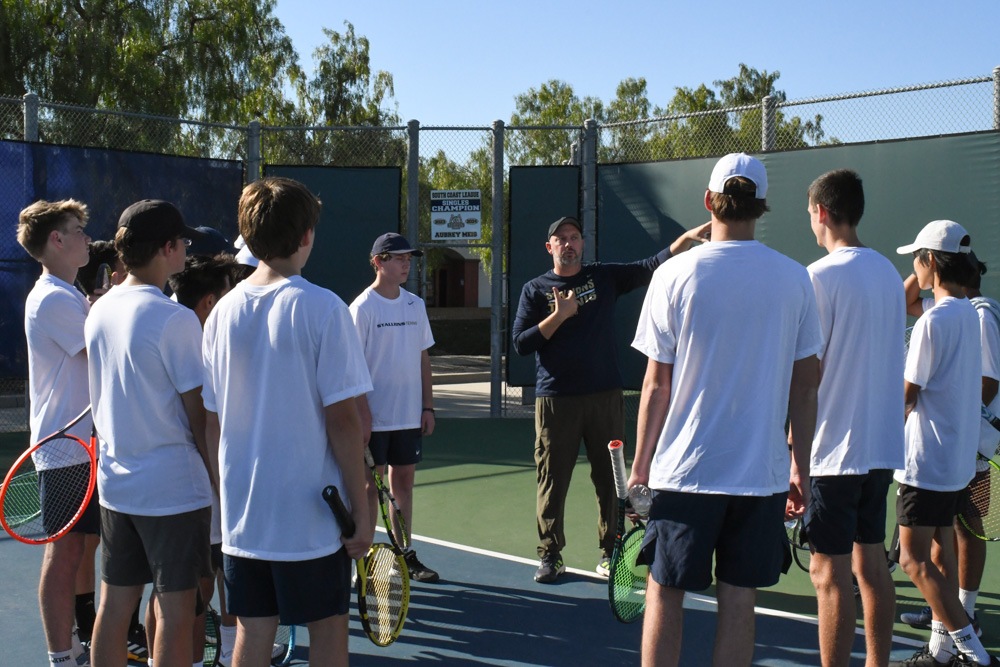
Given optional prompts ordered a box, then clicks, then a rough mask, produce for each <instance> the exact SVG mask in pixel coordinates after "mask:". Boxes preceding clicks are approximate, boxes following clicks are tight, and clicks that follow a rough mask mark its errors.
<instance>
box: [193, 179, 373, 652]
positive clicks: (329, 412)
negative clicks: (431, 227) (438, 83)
mask: <svg viewBox="0 0 1000 667" xmlns="http://www.w3.org/2000/svg"><path fill="white" fill-rule="evenodd" d="M319 214H320V202H319V200H318V199H316V197H315V196H314V195H313V194H312V193H311V192H309V190H308V189H307V188H306V187H305V186H304V185H302V184H301V183H298V182H297V181H293V180H291V179H287V178H265V179H262V180H260V181H257V182H255V183H251V184H250V185H248V186H247V187H246V188H244V189H243V194H242V196H241V197H240V202H239V211H238V219H239V226H240V232H241V233H242V235H243V238H244V239H245V240H246V244H247V247H248V248H250V249H251V251H252V252H253V255H254V256H255V257H257V258H259V260H260V264H259V266H258V267H257V270H256V271H254V273H253V274H252V275H251V276H250V277H248V278H247V279H246V280H244V281H243V282H241V283H239V284H238V285H237V286H236V287H235V288H234V289H233V290H232V291H230V292H229V294H227V295H226V296H224V297H223V298H222V299H220V300H219V303H218V304H217V305H216V307H215V309H214V310H213V311H212V313H211V315H209V317H208V320H207V321H206V323H205V337H204V344H203V349H202V353H203V357H204V363H205V386H204V398H205V407H206V408H207V409H208V411H209V412H208V428H209V431H208V433H209V442H210V443H211V444H212V447H213V450H214V448H215V447H216V446H217V448H218V462H219V470H220V472H221V481H222V485H221V499H222V513H221V514H222V551H223V560H224V569H225V579H226V603H227V605H228V607H229V612H230V613H231V614H233V615H235V616H236V617H237V619H238V623H237V636H236V648H235V651H234V654H233V664H235V665H251V664H252V665H266V664H268V663H269V662H270V659H271V651H272V648H273V641H274V636H275V631H276V630H277V627H278V621H279V618H280V620H281V622H282V623H284V624H286V625H306V626H308V628H309V639H310V655H309V664H311V665H335V664H336V665H344V664H347V661H348V650H347V643H348V642H347V638H348V625H347V620H348V616H347V613H348V609H349V598H350V589H351V578H350V572H351V559H352V558H355V559H356V558H360V557H362V556H363V555H364V554H365V552H367V550H368V547H369V546H370V545H371V541H372V535H373V532H374V526H373V525H372V524H371V521H370V520H369V514H368V504H367V498H366V496H365V466H364V461H363V457H362V452H363V449H362V447H363V441H362V431H361V420H360V417H359V415H358V411H357V407H356V403H355V399H356V397H357V396H360V395H363V394H364V393H365V392H367V391H370V390H371V380H370V377H369V375H368V369H367V368H366V367H365V362H364V356H363V355H362V354H361V347H360V345H359V344H358V337H357V334H355V333H354V324H353V322H352V321H351V314H350V312H349V311H348V309H347V306H346V305H345V304H344V302H343V301H341V300H340V298H339V297H337V295H336V294H334V293H333V292H331V291H329V290H326V289H323V288H321V287H319V286H317V285H313V284H312V283H310V282H308V281H306V280H305V279H304V278H302V276H301V275H300V274H301V271H302V267H303V266H304V265H305V263H306V261H307V260H308V259H309V254H310V252H311V251H312V248H313V240H314V238H315V234H316V230H315V227H316V224H317V223H318V222H319ZM328 485H334V486H336V487H338V488H339V489H340V491H341V496H342V497H343V498H344V500H345V503H347V504H348V505H349V507H350V510H351V514H352V516H353V518H354V521H355V523H356V525H357V532H356V533H355V535H354V536H353V537H350V538H348V537H345V536H343V535H342V533H341V530H340V526H339V525H338V523H337V521H336V519H335V518H334V516H333V514H332V513H331V511H330V508H329V507H328V506H327V504H326V503H325V502H324V500H323V497H322V492H323V489H324V488H325V487H326V486H328Z"/></svg>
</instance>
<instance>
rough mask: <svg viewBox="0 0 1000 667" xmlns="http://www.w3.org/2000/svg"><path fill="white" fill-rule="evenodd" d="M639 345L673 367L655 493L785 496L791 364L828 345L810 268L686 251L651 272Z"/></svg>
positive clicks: (748, 248)
mask: <svg viewBox="0 0 1000 667" xmlns="http://www.w3.org/2000/svg"><path fill="white" fill-rule="evenodd" d="M632 346H633V347H635V348H636V349H637V350H639V351H640V352H642V353H643V354H645V355H646V356H647V357H650V358H652V359H654V360H656V361H658V362H661V363H665V364H673V376H672V380H671V389H670V407H669V410H668V411H667V416H666V420H665V422H664V425H663V430H662V432H661V433H660V438H659V441H658V442H657V446H656V453H655V454H654V456H653V463H652V468H651V471H650V478H649V482H650V483H649V486H650V487H651V488H654V489H665V490H672V491H684V492H689V493H720V494H727V495H736V496H764V495H772V494H775V493H779V492H781V491H787V490H788V468H789V455H788V445H787V443H786V440H785V432H784V425H785V416H786V415H787V413H788V393H789V384H790V382H791V377H792V364H793V363H794V362H795V361H796V360H799V359H804V358H806V357H808V356H810V355H813V354H816V353H817V352H819V351H820V350H821V349H822V346H823V340H822V337H821V335H820V331H819V320H818V317H817V314H816V297H815V295H814V294H813V289H812V286H811V285H810V284H809V275H808V273H807V272H806V269H805V267H803V266H802V265H801V264H798V263H797V262H795V261H793V260H791V259H789V258H787V257H785V256H784V255H782V254H780V253H778V252H776V251H774V250H772V249H770V248H768V247H766V246H764V245H761V244H760V243H758V242H757V241H722V242H714V241H713V242H712V243H706V244H704V245H702V246H701V247H698V248H694V249H692V250H689V251H688V252H686V253H684V254H683V255H679V256H677V257H675V258H673V259H671V260H670V261H669V262H667V263H665V264H663V265H661V266H660V268H658V269H657V270H656V272H655V273H654V274H653V280H652V283H651V284H650V286H649V290H648V291H647V293H646V300H645V302H644V303H643V306H642V314H641V315H640V316H639V326H638V329H637V330H636V334H635V340H634V341H633V342H632Z"/></svg>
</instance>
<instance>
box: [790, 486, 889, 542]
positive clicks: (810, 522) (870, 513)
mask: <svg viewBox="0 0 1000 667" xmlns="http://www.w3.org/2000/svg"><path fill="white" fill-rule="evenodd" d="M892 472H893V471H892V470H882V469H879V470H871V471H869V472H867V473H866V474H864V475H830V476H821V477H813V478H812V483H811V490H812V497H811V499H810V500H809V507H808V508H807V509H806V515H805V520H804V522H805V527H806V535H807V536H808V538H809V545H810V546H811V547H812V548H813V549H815V550H816V553H821V554H826V555H828V556H841V555H846V554H849V553H851V552H852V551H853V550H854V543H855V542H857V543H858V544H877V543H884V542H885V515H886V496H887V495H888V493H889V486H890V485H891V484H892Z"/></svg>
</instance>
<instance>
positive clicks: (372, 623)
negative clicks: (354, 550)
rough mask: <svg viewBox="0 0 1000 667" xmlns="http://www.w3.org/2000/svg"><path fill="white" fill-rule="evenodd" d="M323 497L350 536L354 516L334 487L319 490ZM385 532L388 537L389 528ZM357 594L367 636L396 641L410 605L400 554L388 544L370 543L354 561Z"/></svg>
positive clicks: (382, 643)
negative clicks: (356, 561)
mask: <svg viewBox="0 0 1000 667" xmlns="http://www.w3.org/2000/svg"><path fill="white" fill-rule="evenodd" d="M376 480H378V477H377V476H376ZM376 484H377V483H376ZM323 499H324V500H326V502H327V504H328V505H329V506H330V509H331V510H333V514H334V516H335V517H337V521H338V522H339V523H340V530H341V531H342V532H343V533H344V535H345V536H347V537H351V536H352V535H354V531H355V529H356V526H355V524H354V519H352V518H351V515H350V513H349V512H348V511H347V508H346V507H345V506H344V502H343V501H342V500H341V498H340V493H339V492H338V491H337V487H335V486H328V487H326V488H325V489H323ZM383 516H384V514H383ZM389 535H390V539H391V535H392V531H391V530H390V531H389ZM357 593H358V614H359V615H360V616H361V627H362V629H363V630H364V631H365V635H366V636H367V637H368V639H370V640H371V641H372V643H373V644H375V645H376V646H388V645H389V644H391V643H393V642H394V641H396V639H397V638H398V637H399V633H400V632H401V631H402V629H403V623H404V622H405V621H406V611H407V609H409V606H410V575H409V572H408V571H407V569H406V561H405V560H403V555H402V554H401V553H399V551H397V550H396V548H395V547H393V546H390V545H388V544H373V545H372V548H371V549H369V550H368V553H367V554H365V557H364V558H361V559H360V560H358V584H357Z"/></svg>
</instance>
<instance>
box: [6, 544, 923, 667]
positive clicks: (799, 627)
mask: <svg viewBox="0 0 1000 667" xmlns="http://www.w3.org/2000/svg"><path fill="white" fill-rule="evenodd" d="M380 535H381V537H380ZM380 539H382V540H384V539H385V538H384V535H382V534H381V533H377V534H376V540H380ZM415 542H416V545H417V546H418V547H419V551H420V558H421V560H422V561H424V562H425V563H427V564H428V565H429V566H431V567H433V568H435V569H437V570H438V571H439V572H440V573H441V577H442V581H441V582H440V583H437V584H418V583H414V584H413V586H412V587H411V598H410V611H409V615H408V618H407V621H406V625H405V627H404V628H403V633H402V635H401V637H400V639H399V640H398V641H397V642H396V643H395V644H393V645H391V646H389V647H386V648H379V647H377V646H375V645H374V644H372V643H371V642H369V641H368V639H367V638H366V637H365V636H364V633H363V632H362V630H361V624H360V622H359V621H358V620H357V613H356V611H355V610H354V609H353V607H352V612H351V614H352V616H351V642H350V649H351V661H352V664H354V665H375V666H378V665H394V664H397V663H400V662H408V661H418V662H433V663H438V664H445V665H570V664H575V665H637V664H638V663H639V639H640V633H641V623H638V622H637V623H634V624H632V625H624V624H622V623H619V622H617V621H616V620H615V619H614V617H613V616H612V615H611V610H610V608H609V606H608V601H607V581H606V580H605V579H602V578H600V577H598V576H597V575H596V574H592V573H587V572H581V571H578V570H571V571H569V572H567V573H566V574H565V575H563V576H562V577H560V578H559V581H558V583H556V584H554V585H543V584H537V583H535V582H534V581H533V579H532V576H533V575H534V571H535V568H536V567H537V563H535V562H534V561H529V560H527V559H522V558H514V557H510V556H504V555H502V554H495V553H491V552H486V551H480V550H472V549H468V548H466V547H461V546H458V545H450V544H447V543H444V542H440V541H437V540H430V539H422V538H415ZM41 557H42V548H41V547H29V546H26V545H23V544H20V543H17V542H15V541H14V540H12V539H10V538H8V537H6V536H4V537H3V538H0V559H2V562H3V563H4V566H5V571H4V576H3V578H2V581H0V641H2V646H3V647H4V649H3V655H4V658H3V660H0V662H2V663H3V664H4V665H18V666H20V665H25V666H27V665H43V664H45V640H44V637H43V635H42V628H41V621H40V619H39V615H38V599H37V597H36V596H37V588H38V572H39V567H40V564H41ZM685 606H686V607H687V608H688V611H687V613H686V615H685V621H684V651H683V655H682V658H681V664H682V665H685V666H686V667H687V666H693V667H698V666H701V665H710V664H711V645H712V642H713V640H714V635H715V604H714V600H712V599H711V598H708V597H705V596H697V595H695V596H688V599H687V601H686V603H685ZM308 643H309V639H308V633H307V632H306V631H305V629H304V628H299V644H300V647H299V648H298V649H297V650H296V652H295V656H294V660H293V664H299V665H303V664H308ZM893 648H894V652H893V658H894V659H898V658H902V657H906V656H909V655H910V654H911V653H912V652H913V651H914V642H913V641H912V640H906V639H902V640H897V642H896V643H895V644H894V647H893ZM863 663H864V638H863V637H862V636H860V635H858V636H856V638H855V642H854V660H853V661H852V664H857V665H862V664H863ZM754 664H755V665H771V666H779V665H817V664H819V654H818V650H817V637H816V626H815V622H814V621H812V620H811V619H809V618H807V617H800V616H793V615H790V614H785V613H783V612H776V611H769V610H763V609H762V610H759V613H758V614H757V648H756V651H755V654H754Z"/></svg>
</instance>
